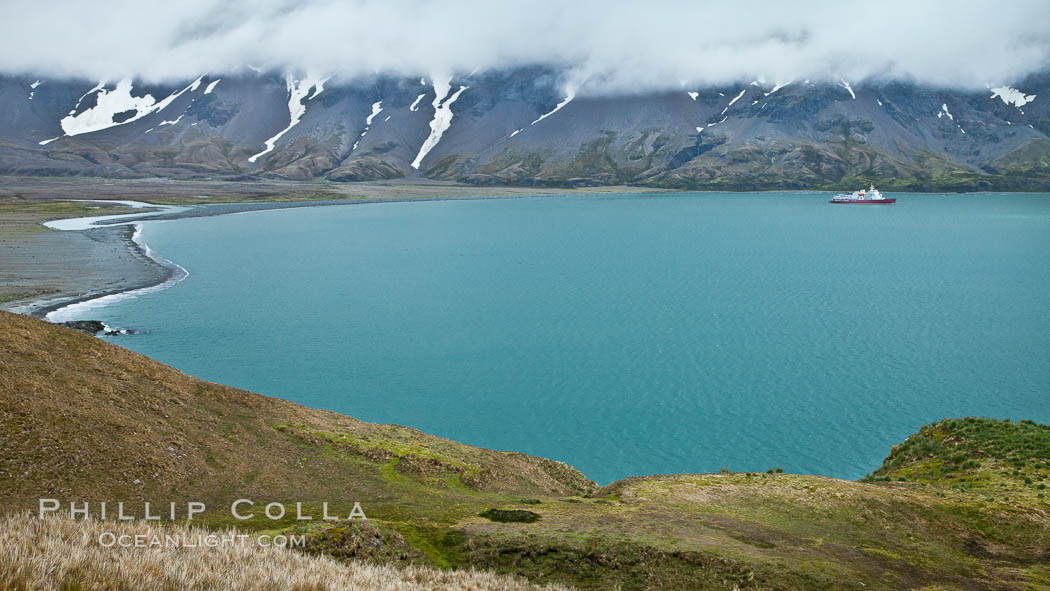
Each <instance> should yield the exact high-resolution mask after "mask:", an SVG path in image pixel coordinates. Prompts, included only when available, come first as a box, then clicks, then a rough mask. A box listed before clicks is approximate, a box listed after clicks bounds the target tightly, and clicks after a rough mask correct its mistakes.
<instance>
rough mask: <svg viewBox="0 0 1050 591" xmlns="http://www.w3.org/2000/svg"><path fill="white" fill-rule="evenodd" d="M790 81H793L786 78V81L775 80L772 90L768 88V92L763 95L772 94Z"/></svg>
mask: <svg viewBox="0 0 1050 591" xmlns="http://www.w3.org/2000/svg"><path fill="white" fill-rule="evenodd" d="M792 82H794V80H788V81H787V82H777V83H776V84H774V85H773V90H770V91H769V92H767V93H765V96H769V95H771V94H773V93H774V92H776V91H778V90H780V89H781V88H784V87H785V86H787V85H788V84H791V83H792Z"/></svg>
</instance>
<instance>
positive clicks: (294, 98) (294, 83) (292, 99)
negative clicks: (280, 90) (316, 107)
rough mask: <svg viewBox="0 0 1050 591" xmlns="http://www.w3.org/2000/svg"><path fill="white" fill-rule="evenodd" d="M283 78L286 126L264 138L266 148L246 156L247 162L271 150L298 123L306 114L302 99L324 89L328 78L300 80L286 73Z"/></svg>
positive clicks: (314, 96) (317, 93)
mask: <svg viewBox="0 0 1050 591" xmlns="http://www.w3.org/2000/svg"><path fill="white" fill-rule="evenodd" d="M284 80H285V84H286V85H287V87H288V114H289V116H290V120H289V122H288V127H285V128H284V129H282V130H281V131H279V132H277V135H275V136H273V137H271V138H270V139H268V140H266V142H265V143H266V148H265V149H264V150H263V151H262V152H259V153H258V154H255V155H254V156H251V157H250V158H248V162H252V163H254V162H255V161H256V160H258V159H259V157H260V156H263V155H264V154H267V153H269V152H272V151H273V149H274V147H275V146H276V145H277V140H279V139H281V136H283V135H284V134H286V133H288V131H289V130H290V129H292V128H293V127H295V126H296V125H298V123H299V121H300V120H301V119H302V118H303V115H305V114H306V103H304V102H303V99H306V100H311V99H314V98H316V97H317V95H319V94H321V91H322V90H324V83H325V81H326V80H328V78H317V77H311V76H307V77H306V78H304V79H302V80H296V79H295V78H294V77H293V76H292V75H291V74H288V75H286V76H285V78H284ZM311 90H313V94H310V91H311ZM307 95H309V97H310V98H306V97H307Z"/></svg>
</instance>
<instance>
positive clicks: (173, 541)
mask: <svg viewBox="0 0 1050 591" xmlns="http://www.w3.org/2000/svg"><path fill="white" fill-rule="evenodd" d="M98 544H99V545H100V546H102V547H103V548H114V547H116V548H220V547H229V546H244V545H248V544H255V545H258V546H262V547H264V548H271V547H272V548H303V547H305V546H306V536H305V535H299V536H296V535H290V536H286V535H282V534H277V535H269V534H263V535H251V534H239V533H225V534H204V533H201V534H187V533H172V534H164V535H160V534H135V535H132V534H124V533H115V532H102V533H101V534H99V536H98Z"/></svg>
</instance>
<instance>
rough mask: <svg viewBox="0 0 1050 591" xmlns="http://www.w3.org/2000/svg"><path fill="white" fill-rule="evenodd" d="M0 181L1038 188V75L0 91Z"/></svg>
mask: <svg viewBox="0 0 1050 591" xmlns="http://www.w3.org/2000/svg"><path fill="white" fill-rule="evenodd" d="M0 107H2V109H0V174H9V175H11V174H13V175H34V176H98V177H119V178H138V177H168V178H179V179H201V178H209V179H226V180H248V179H255V178H278V179H288V180H318V179H320V180H328V181H334V182H350V181H365V180H383V179H395V178H402V177H408V178H413V177H415V178H420V177H422V178H427V179H439V180H447V181H457V182H462V183H471V184H478V185H525V186H554V187H559V186H560V187H578V186H601V185H613V184H632V185H642V186H652V187H666V188H675V189H714V190H761V189H810V188H811V189H840V188H842V189H845V188H856V187H855V186H854V185H861V184H863V185H867V184H868V183H875V184H877V185H879V186H880V187H881V188H884V189H888V190H914V191H922V190H937V191H974V190H1034V191H1045V190H1048V188H1050V72H1044V73H1039V74H1034V75H1030V76H1028V77H1026V78H1025V79H1023V80H1019V81H1015V82H1013V83H1011V84H1002V85H999V84H989V85H988V88H986V89H982V90H960V89H947V88H935V87H930V86H925V85H922V84H919V83H911V82H901V81H883V82H877V81H866V82H855V83H851V82H849V81H846V80H838V81H817V80H792V81H780V82H776V83H774V82H769V81H765V80H753V81H747V82H740V83H737V84H730V85H725V86H719V87H703V88H691V87H686V86H683V87H681V89H679V90H674V91H659V92H638V93H634V94H618V95H605V96H598V95H593V94H590V93H588V92H587V88H586V84H584V85H583V86H582V87H580V88H576V87H575V86H574V85H573V84H572V83H571V82H570V79H569V78H568V77H567V75H566V74H564V73H562V72H560V71H558V70H556V69H552V68H549V67H543V66H534V67H524V68H517V69H513V70H504V71H490V72H484V73H478V74H473V75H468V76H454V77H430V76H423V77H419V78H415V77H413V78H406V77H390V76H375V77H373V78H371V79H358V80H352V81H338V80H334V79H332V78H326V77H323V76H296V75H282V74H278V73H268V72H261V71H260V72H253V71H249V72H248V73H247V74H244V73H241V74H237V75H217V74H208V75H203V76H201V77H199V78H197V79H195V80H192V81H183V82H180V83H177V84H160V85H158V84H146V83H142V82H139V81H135V80H131V79H125V80H120V81H116V82H112V81H108V82H97V81H84V80H51V79H45V78H36V77H26V76H22V77H14V76H5V77H2V78H0Z"/></svg>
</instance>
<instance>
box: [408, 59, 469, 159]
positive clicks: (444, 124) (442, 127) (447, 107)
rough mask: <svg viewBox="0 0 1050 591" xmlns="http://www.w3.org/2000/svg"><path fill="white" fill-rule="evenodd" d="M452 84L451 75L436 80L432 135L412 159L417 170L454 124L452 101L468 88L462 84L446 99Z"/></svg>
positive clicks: (431, 123) (431, 125) (431, 122)
mask: <svg viewBox="0 0 1050 591" xmlns="http://www.w3.org/2000/svg"><path fill="white" fill-rule="evenodd" d="M451 84H452V78H451V77H446V78H445V79H443V80H434V102H433V103H431V104H432V105H433V106H434V118H433V119H431V120H430V135H429V136H428V137H427V139H426V141H424V142H423V145H422V146H420V148H419V153H418V154H416V159H415V160H413V161H412V168H414V169H416V170H419V165H420V164H422V162H423V158H425V157H426V155H427V154H429V153H430V151H431V150H433V149H434V146H436V145H438V142H439V141H441V136H442V135H444V133H445V132H446V131H448V128H449V127H451V126H452V103H454V102H456V99H458V98H459V95H461V94H463V91H464V90H466V89H467V87H466V86H460V87H459V90H457V91H456V92H455V94H453V95H452V96H449V97H448V99H447V100H446V99H445V97H446V96H448V93H449V91H450V90H451V89H452V86H451Z"/></svg>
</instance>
